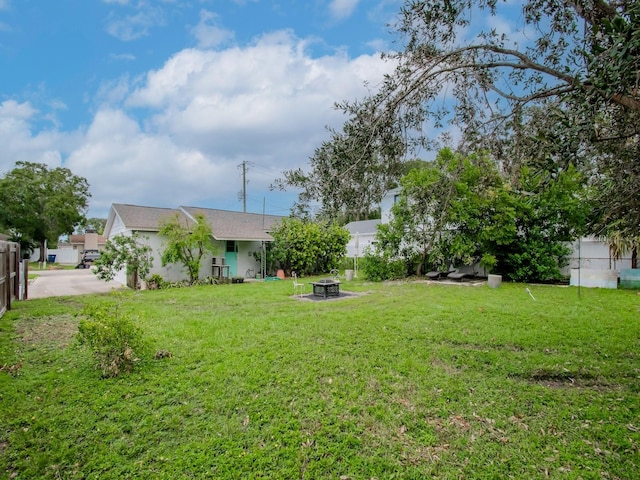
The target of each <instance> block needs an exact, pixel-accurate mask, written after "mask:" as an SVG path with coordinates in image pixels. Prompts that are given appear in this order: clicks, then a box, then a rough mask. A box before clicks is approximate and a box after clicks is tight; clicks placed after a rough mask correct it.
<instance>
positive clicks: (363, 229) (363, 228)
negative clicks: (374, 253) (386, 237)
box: [344, 218, 382, 235]
mask: <svg viewBox="0 0 640 480" xmlns="http://www.w3.org/2000/svg"><path fill="white" fill-rule="evenodd" d="M381 221H382V220H380V219H379V218H378V219H375V220H361V221H359V222H351V223H347V224H346V225H345V226H344V228H346V229H347V230H349V233H351V235H355V234H356V233H359V234H361V235H364V234H367V233H376V232H377V231H378V228H377V227H378V225H380V223H381Z"/></svg>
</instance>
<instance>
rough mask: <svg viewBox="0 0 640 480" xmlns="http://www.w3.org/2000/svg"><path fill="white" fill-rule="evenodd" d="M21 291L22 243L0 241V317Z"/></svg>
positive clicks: (9, 307) (9, 308)
mask: <svg viewBox="0 0 640 480" xmlns="http://www.w3.org/2000/svg"><path fill="white" fill-rule="evenodd" d="M25 284H26V282H25ZM19 292H20V245H19V244H17V243H14V242H4V241H0V317H1V316H2V315H4V312H6V311H7V310H11V302H13V301H14V300H15V299H16V298H18V296H19Z"/></svg>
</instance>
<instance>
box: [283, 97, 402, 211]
mask: <svg viewBox="0 0 640 480" xmlns="http://www.w3.org/2000/svg"><path fill="white" fill-rule="evenodd" d="M340 107H341V108H344V109H345V110H346V111H347V112H348V113H349V115H350V119H349V120H348V121H347V122H346V123H345V124H344V126H343V128H342V131H336V130H329V132H330V133H331V138H330V140H327V141H326V142H323V144H322V145H321V146H320V147H319V148H317V149H316V151H315V152H314V154H313V156H312V157H311V158H310V160H309V164H310V165H309V166H310V169H309V171H306V172H305V171H303V170H302V169H300V168H298V169H295V170H288V171H285V172H283V174H282V175H283V176H282V178H280V179H277V180H276V181H275V182H274V185H273V186H272V187H273V188H279V189H282V190H285V189H287V188H297V189H300V193H299V195H298V203H297V206H296V207H297V210H298V211H300V212H303V213H304V214H306V215H308V214H309V210H310V206H311V205H312V204H314V203H316V202H319V203H321V205H322V208H321V211H320V212H319V216H320V217H322V218H325V219H327V220H329V221H335V220H365V219H366V218H368V216H369V215H370V214H371V212H372V211H374V210H376V209H377V208H378V204H379V203H380V200H381V199H382V197H383V196H384V194H385V193H386V192H387V191H388V190H389V188H391V187H392V186H393V185H394V184H396V183H397V181H398V180H399V178H400V176H401V174H402V165H403V161H404V154H405V143H404V139H403V138H402V136H401V131H400V129H399V127H398V126H397V125H396V124H395V123H394V122H393V121H388V122H385V121H380V120H379V119H378V120H377V121H375V122H371V119H372V118H373V117H372V116H371V115H362V114H361V112H362V111H366V110H368V109H373V108H374V107H375V105H374V104H372V103H371V102H370V101H368V100H365V101H363V102H362V103H360V102H358V103H356V104H355V105H347V104H343V105H341V106H340ZM370 113H373V111H371V112H370ZM390 120H393V119H390Z"/></svg>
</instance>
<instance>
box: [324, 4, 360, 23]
mask: <svg viewBox="0 0 640 480" xmlns="http://www.w3.org/2000/svg"><path fill="white" fill-rule="evenodd" d="M359 1H360V0H333V1H332V2H331V3H330V4H329V12H330V13H331V16H332V17H333V18H335V19H337V20H342V19H345V18H347V17H350V16H351V14H352V13H353V12H354V10H355V9H356V7H357V6H358V3H359Z"/></svg>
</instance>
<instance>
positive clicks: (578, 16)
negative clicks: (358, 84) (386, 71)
mask: <svg viewBox="0 0 640 480" xmlns="http://www.w3.org/2000/svg"><path fill="white" fill-rule="evenodd" d="M491 17H494V18H495V19H497V20H500V19H504V18H517V20H516V21H514V22H512V23H511V30H510V31H509V32H508V33H506V32H504V31H499V30H498V29H496V28H493V27H492V26H491V25H494V24H495V22H491V21H487V19H488V18H491ZM639 20H640V4H639V3H638V2H636V1H630V0H621V1H617V2H609V1H605V0H597V1H593V2H591V1H589V2H587V1H582V0H578V1H572V2H568V1H560V0H523V1H521V2H519V3H517V4H514V3H513V2H508V1H499V0H480V1H473V0H443V1H438V2H432V1H427V0H408V1H406V2H405V4H404V6H403V7H402V9H401V12H400V15H399V17H398V21H397V23H395V25H394V27H395V29H396V31H397V33H398V34H399V36H400V39H401V48H399V49H398V51H397V52H395V53H391V54H389V55H388V58H390V59H391V60H392V61H394V62H396V65H397V67H396V70H395V72H394V73H393V74H391V75H389V76H388V77H387V78H386V80H385V81H384V83H383V85H382V86H381V88H380V89H379V90H378V91H377V92H375V93H374V94H373V95H371V97H370V98H368V99H366V101H358V102H355V103H351V104H348V105H347V106H346V107H345V110H347V111H349V109H353V108H357V106H358V105H367V108H365V109H359V115H362V116H365V117H368V120H366V122H367V123H369V124H371V125H375V124H376V122H379V123H380V124H383V125H386V124H388V122H389V121H390V120H389V119H394V121H395V122H396V125H397V126H398V127H399V128H400V129H401V130H402V131H404V132H405V133H406V134H407V137H408V138H409V139H410V145H411V146H414V147H421V146H425V145H427V146H431V145H433V144H432V141H433V140H434V139H433V133H434V132H437V129H438V128H439V127H445V126H447V125H453V126H456V127H457V128H458V129H459V130H460V131H461V132H462V141H461V144H460V148H461V149H464V150H466V151H468V152H472V151H478V149H480V148H487V149H488V151H489V152H490V153H491V155H492V156H493V157H494V159H495V160H496V161H497V162H498V163H499V164H500V165H502V166H503V167H504V168H505V173H507V174H509V175H512V178H513V179H514V180H515V181H516V182H517V181H518V172H519V171H520V167H521V166H522V165H526V164H527V163H528V162H531V161H533V160H538V161H543V162H556V163H557V164H558V165H559V166H561V167H566V165H567V164H568V163H571V164H574V165H577V166H579V167H580V168H585V169H587V171H588V172H589V176H588V178H589V179H590V181H591V182H592V184H593V186H594V187H595V190H594V191H595V192H596V195H595V197H594V198H595V200H596V201H597V204H598V205H599V208H598V209H596V210H594V212H593V213H594V215H593V217H592V219H591V228H592V231H593V232H594V233H598V234H602V233H606V231H607V230H611V229H612V228H613V229H614V230H616V231H623V232H626V233H627V234H628V236H634V237H637V235H638V232H639V230H640V206H639V204H638V198H639V197H638V195H637V193H635V192H637V191H638V189H639V188H640V175H638V173H640V172H639V169H640V166H639V162H638V158H639V155H638V154H639V153H640V151H639V149H640V130H639V129H640V122H639V120H640V118H639V116H640V89H639V88H638V82H639V80H638V78H639V77H638V71H639V70H640V21H639ZM371 105H375V108H372V107H371ZM532 133H534V135H533V136H531V134H532ZM552 139H553V140H552ZM527 145H528V146H531V145H534V146H535V149H536V150H537V152H536V154H535V158H532V157H531V156H529V155H527V150H526V149H525V148H524V147H526V146H527ZM530 151H531V150H529V152H530ZM514 153H516V155H514Z"/></svg>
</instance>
